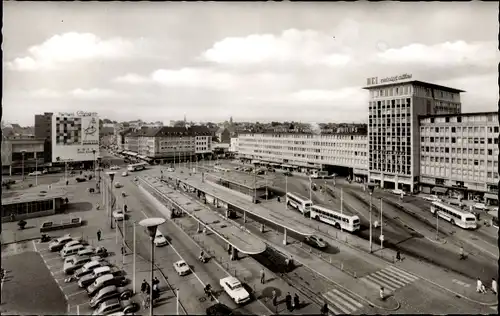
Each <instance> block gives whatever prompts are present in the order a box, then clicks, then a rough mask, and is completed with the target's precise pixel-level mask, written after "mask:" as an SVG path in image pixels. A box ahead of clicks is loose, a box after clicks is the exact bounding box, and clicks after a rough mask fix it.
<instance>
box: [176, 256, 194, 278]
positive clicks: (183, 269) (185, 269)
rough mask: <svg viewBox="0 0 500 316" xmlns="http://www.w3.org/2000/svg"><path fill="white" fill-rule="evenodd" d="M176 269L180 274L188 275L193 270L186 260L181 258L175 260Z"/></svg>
mask: <svg viewBox="0 0 500 316" xmlns="http://www.w3.org/2000/svg"><path fill="white" fill-rule="evenodd" d="M174 269H175V271H176V272H177V274H178V275H179V276H182V275H187V274H189V273H190V272H191V269H190V268H189V266H188V264H187V263H186V261H184V260H179V261H177V262H174Z"/></svg>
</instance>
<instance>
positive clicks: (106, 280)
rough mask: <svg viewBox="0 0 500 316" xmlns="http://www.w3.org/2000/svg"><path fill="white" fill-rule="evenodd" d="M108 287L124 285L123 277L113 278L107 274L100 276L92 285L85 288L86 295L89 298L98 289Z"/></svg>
mask: <svg viewBox="0 0 500 316" xmlns="http://www.w3.org/2000/svg"><path fill="white" fill-rule="evenodd" d="M109 285H116V286H121V285H125V277H124V276H123V275H118V276H114V275H113V274H109V273H108V274H105V275H102V276H100V277H98V278H97V279H95V281H94V283H92V284H91V285H89V286H88V287H87V294H88V295H89V296H94V295H95V294H96V293H97V292H99V290H100V289H102V288H103V287H106V286H109Z"/></svg>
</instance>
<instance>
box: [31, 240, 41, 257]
mask: <svg viewBox="0 0 500 316" xmlns="http://www.w3.org/2000/svg"><path fill="white" fill-rule="evenodd" d="M32 242H33V248H35V251H36V252H39V251H38V249H37V248H36V243H35V241H34V240H32ZM40 256H41V255H40Z"/></svg>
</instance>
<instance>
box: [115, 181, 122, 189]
mask: <svg viewBox="0 0 500 316" xmlns="http://www.w3.org/2000/svg"><path fill="white" fill-rule="evenodd" d="M115 188H117V189H119V188H123V185H122V184H121V183H120V182H116V183H115Z"/></svg>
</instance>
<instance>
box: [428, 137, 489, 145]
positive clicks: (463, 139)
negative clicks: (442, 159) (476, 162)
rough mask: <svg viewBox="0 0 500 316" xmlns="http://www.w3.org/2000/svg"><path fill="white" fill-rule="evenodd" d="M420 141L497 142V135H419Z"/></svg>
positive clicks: (446, 142)
mask: <svg viewBox="0 0 500 316" xmlns="http://www.w3.org/2000/svg"><path fill="white" fill-rule="evenodd" d="M420 141H421V142H422V143H424V142H428V143H444V144H449V143H450V141H451V143H452V144H457V143H458V144H462V143H464V144H466V143H468V144H486V143H488V144H498V137H495V138H493V137H488V138H486V137H432V136H430V137H429V136H428V137H420Z"/></svg>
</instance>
